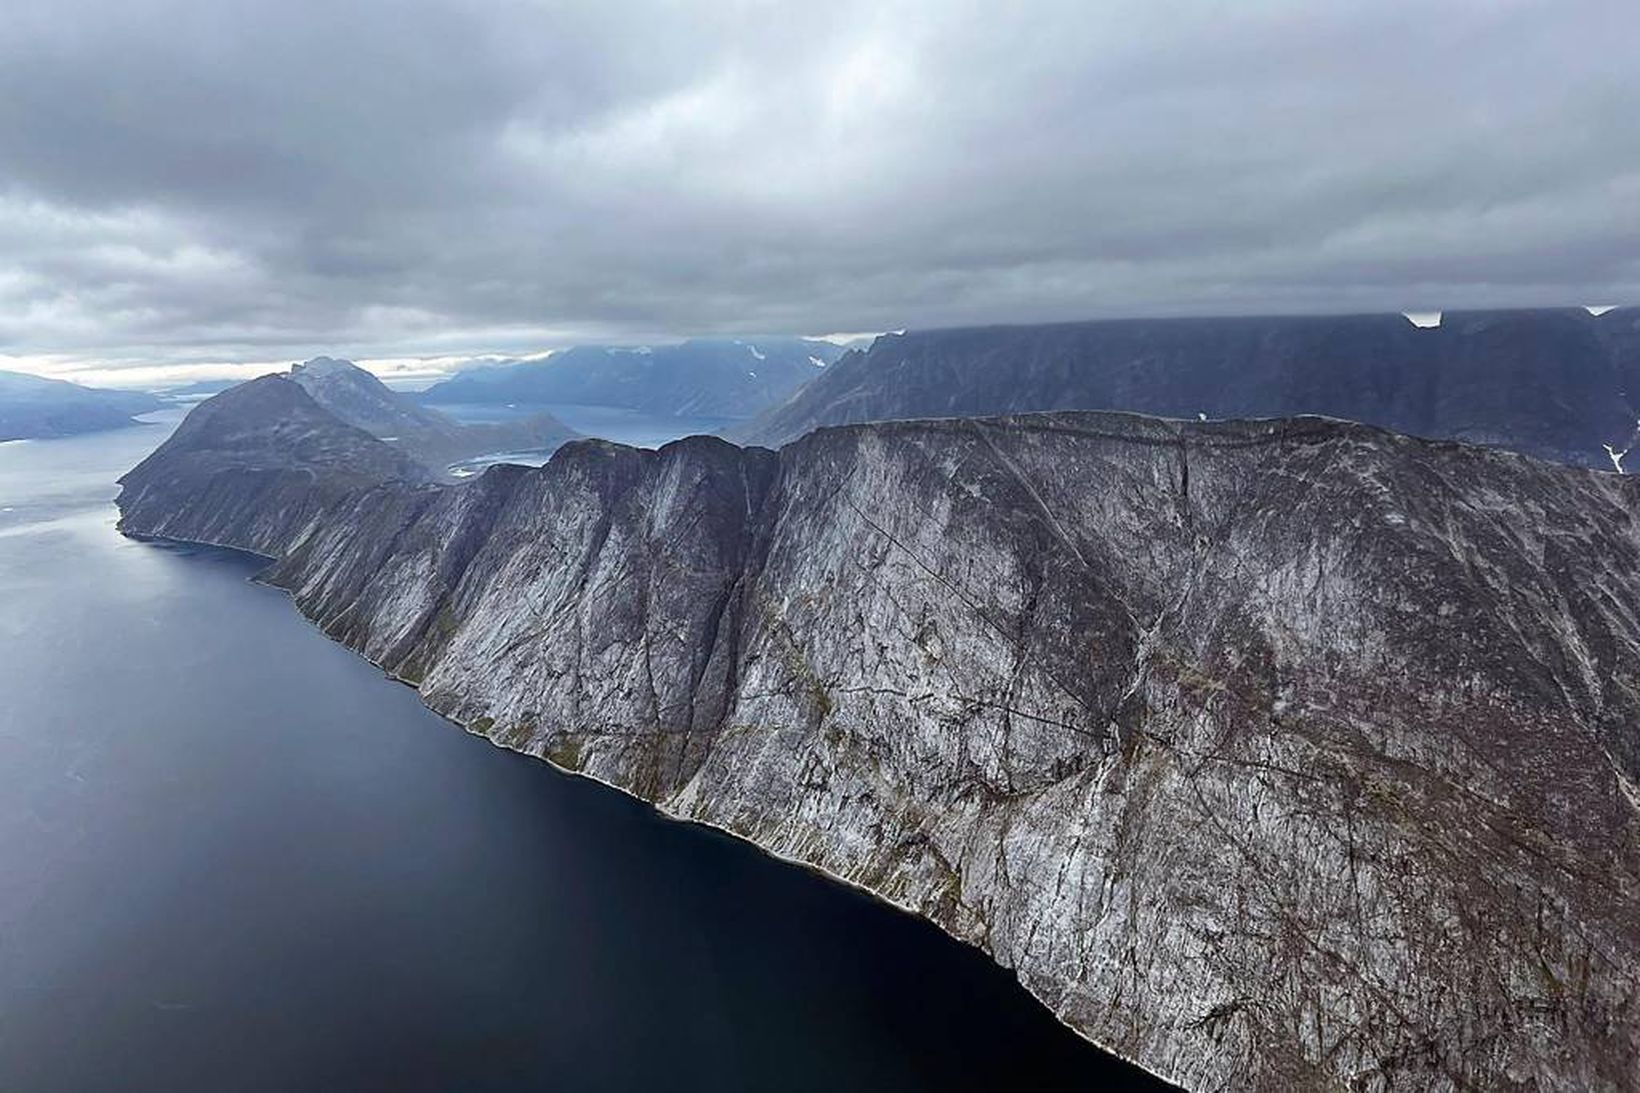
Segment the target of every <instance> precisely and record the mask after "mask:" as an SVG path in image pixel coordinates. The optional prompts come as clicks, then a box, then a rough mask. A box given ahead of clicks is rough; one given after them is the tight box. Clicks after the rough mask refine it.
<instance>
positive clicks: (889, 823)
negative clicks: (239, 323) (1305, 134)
mask: <svg viewBox="0 0 1640 1093" xmlns="http://www.w3.org/2000/svg"><path fill="white" fill-rule="evenodd" d="M230 394H231V392H230ZM264 394H265V393H264ZM280 394H281V395H285V394H288V392H280ZM223 397H224V398H226V396H223ZM205 405H207V406H208V405H210V404H209V403H207V404H205ZM198 412H199V411H196V413H198ZM320 413H321V414H322V411H320ZM211 414H212V415H214V416H215V418H217V419H218V420H217V425H216V427H213V428H212V429H208V430H207V429H202V428H192V429H190V428H189V427H187V426H185V427H184V428H183V429H180V430H179V431H178V433H177V434H176V437H175V438H173V440H172V441H170V442H168V443H167V444H166V445H164V446H162V447H161V449H160V450H159V451H158V452H156V453H155V454H154V455H153V456H151V457H150V458H149V459H148V460H146V461H145V462H144V463H143V464H142V465H140V466H139V467H137V468H136V469H135V470H133V471H132V472H130V473H129V474H128V475H127V476H126V477H125V479H124V480H123V486H124V490H123V492H122V494H121V497H120V507H121V512H122V524H121V526H122V528H123V529H124V530H125V531H127V532H128V533H132V534H142V535H162V536H170V537H174V538H184V539H199V540H204V541H210V542H217V543H224V544H228V545H235V546H240V547H243V548H246V549H251V550H256V551H259V552H261V553H264V554H267V555H269V556H270V557H272V558H274V559H275V561H274V563H273V564H272V566H271V568H270V569H269V571H268V572H267V573H266V574H265V579H267V580H269V581H271V582H272V583H275V584H277V585H279V586H281V587H284V588H286V589H288V590H289V591H290V592H291V594H292V596H293V597H294V599H295V602H296V604H297V606H298V607H299V608H300V609H301V610H302V611H303V612H304V613H305V614H307V615H308V616H309V617H310V618H312V619H313V620H314V621H315V622H317V623H318V624H319V625H320V626H321V627H322V628H323V629H324V630H325V631H326V632H328V633H330V634H331V635H332V636H334V637H337V638H338V639H340V640H342V641H344V642H346V643H347V644H349V645H350V646H352V647H353V648H354V649H357V650H358V651H360V652H361V653H363V654H364V655H365V656H367V657H369V658H371V659H372V660H373V661H375V662H377V663H379V664H381V665H383V666H384V667H385V668H386V669H387V670H388V671H389V672H391V673H393V674H395V675H396V676H398V677H399V678H402V679H405V680H407V681H409V682H412V683H414V684H415V685H417V686H418V687H419V689H420V691H421V694H422V696H423V699H424V701H426V702H427V703H428V705H430V706H431V707H433V708H434V709H436V710H438V711H440V712H441V713H444V714H446V715H448V716H450V717H452V718H454V719H456V720H458V721H460V722H462V723H464V724H466V725H467V726H468V727H469V728H471V729H473V730H474V731H479V732H482V733H484V734H485V735H487V736H489V737H491V738H492V739H494V740H496V741H498V742H500V743H502V744H505V745H507V746H509V747H512V748H515V749H517V750H519V751H523V752H526V753H529V754H532V755H537V756H542V757H544V758H547V759H550V760H551V761H553V762H555V763H557V764H559V765H561V766H563V767H566V768H569V769H572V770H576V771H580V772H582V773H585V774H588V775H590V776H592V777H596V778H598V779H601V780H603V781H605V782H608V783H610V784H613V785H616V786H619V787H621V788H624V789H626V790H628V791H630V792H632V793H635V794H638V795H640V796H643V797H645V798H647V799H648V800H650V801H653V802H654V803H655V804H656V805H657V806H659V807H660V808H661V809H663V810H665V811H666V812H668V813H670V814H672V815H676V816H679V817H684V818H688V819H692V820H698V821H700V822H704V823H710V824H713V825H716V826H718V827H721V828H724V829H726V830H729V831H731V832H734V833H736V834H739V835H741V836H743V837H745V838H747V839H749V840H751V841H753V842H755V843H757V844H759V845H761V846H763V847H765V848H767V849H769V850H771V851H773V852H776V853H779V854H781V855H785V856H787V857H790V858H794V859H797V860H799V861H803V862H807V863H809V864H812V865H814V866H816V867H818V868H821V869H824V870H826V871H828V872H830V873H832V874H834V875H836V876H839V877H841V878H844V879H846V880H848V881H851V882H853V883H856V884H859V885H862V886H864V887H866V888H869V889H870V890H872V891H874V892H876V893H878V894H879V895H881V896H883V897H884V898H885V899H889V900H892V901H893V902H895V903H897V904H899V905H901V906H903V907H906V908H909V909H912V910H914V911H916V912H918V913H920V914H922V915H925V916H926V917H928V918H930V919H932V920H933V921H935V922H937V923H938V924H939V925H940V926H942V927H943V928H945V929H946V930H948V931H950V932H951V933H953V934H954V935H956V936H958V937H960V938H962V939H964V940H967V941H969V942H971V943H972V944H974V945H977V946H979V947H980V948H982V949H984V950H985V951H986V952H988V953H989V954H990V955H991V956H992V957H993V958H995V959H996V960H997V961H998V962H1000V963H1002V964H1004V965H1006V966H1008V967H1010V968H1012V969H1014V970H1015V972H1016V973H1017V974H1018V975H1019V977H1020V979H1021V981H1022V982H1023V983H1024V984H1025V986H1026V987H1027V988H1029V989H1030V990H1031V991H1032V992H1033V993H1034V994H1035V995H1036V996H1037V997H1038V998H1039V999H1041V1000H1042V1002H1043V1003H1044V1004H1045V1005H1048V1006H1049V1007H1051V1008H1052V1009H1053V1010H1054V1012H1055V1013H1057V1014H1058V1015H1059V1016H1060V1018H1061V1019H1063V1020H1064V1021H1065V1022H1066V1023H1067V1024H1069V1025H1070V1026H1071V1027H1073V1028H1075V1029H1077V1030H1078V1031H1080V1032H1082V1033H1084V1034H1085V1035H1087V1036H1088V1037H1090V1038H1092V1039H1093V1040H1095V1041H1096V1042H1098V1043H1100V1044H1102V1045H1104V1046H1106V1047H1108V1048H1110V1049H1111V1050H1113V1051H1116V1052H1118V1053H1120V1054H1122V1055H1124V1056H1127V1057H1129V1058H1132V1059H1135V1060H1137V1061H1139V1062H1140V1063H1142V1064H1143V1065H1144V1066H1146V1067H1148V1068H1150V1069H1152V1070H1154V1071H1155V1072H1157V1073H1159V1074H1161V1075H1163V1076H1165V1077H1167V1078H1169V1079H1171V1080H1172V1081H1175V1082H1177V1083H1179V1084H1181V1085H1183V1086H1185V1087H1187V1088H1191V1089H1232V1088H1234V1089H1240V1088H1272V1089H1340V1088H1363V1089H1426V1088H1432V1089H1568V1090H1570V1089H1619V1088H1625V1087H1632V1083H1633V1080H1634V1075H1635V1074H1637V1073H1640V1009H1637V1006H1640V807H1637V804H1636V801H1637V794H1636V789H1635V787H1636V784H1637V783H1640V731H1637V725H1640V579H1637V576H1636V574H1640V485H1637V484H1636V483H1635V482H1634V480H1633V479H1631V478H1625V477H1621V476H1618V475H1613V474H1609V473H1597V472H1593V471H1586V470H1580V469H1576V468H1569V467H1560V466H1554V465H1550V464H1545V463H1540V462H1537V461H1535V460H1532V459H1529V458H1525V457H1521V456H1517V455H1513V454H1508V453H1503V452H1497V451H1490V450H1485V449H1480V448H1473V447H1467V446H1463V445H1457V444H1451V443H1432V442H1425V441H1419V440H1413V439H1410V438H1407V437H1403V436H1398V435H1395V434H1392V433H1387V432H1383V431H1380V430H1377V429H1372V428H1368V427H1365V426H1359V425H1351V424H1347V423H1343V422H1339V421H1331V420H1322V419H1314V418H1309V419H1305V418H1299V419H1287V420H1270V421H1258V422H1236V421H1212V422H1195V421H1192V422H1188V423H1185V422H1174V421H1163V420H1159V419H1152V418H1143V417H1137V416H1131V415H1121V414H1100V413H1054V414H1033V415H1023V416H1018V417H1011V418H995V419H988V420H983V421H951V420H947V421H925V422H897V423H888V424H878V425H865V426H850V427H843V428H830V429H822V430H820V431H818V432H815V433H812V434H810V435H808V436H806V437H804V438H803V439H802V440H800V441H797V442H795V443H793V444H790V445H788V446H786V447H785V448H783V449H781V450H780V451H778V452H773V451H768V450H764V449H756V448H738V447H735V446H733V445H730V444H727V443H724V442H722V441H718V440H714V439H710V438H705V437H696V438H691V439H688V440H684V441H679V442H676V443H674V444H671V445H668V446H667V447H665V448H663V449H661V450H660V451H658V452H651V451H639V450H635V449H631V448H626V447H622V446H619V445H612V444H606V443H603V442H595V441H583V442H576V443H572V444H570V445H568V446H566V447H565V448H563V449H561V450H560V451H559V453H558V454H557V455H556V456H555V457H554V458H553V460H552V461H551V462H550V463H548V464H547V465H546V466H545V467H542V468H539V469H525V468H519V467H497V468H493V469H491V470H490V471H488V472H486V473H485V474H483V475H482V476H479V477H478V478H477V479H475V480H474V481H472V482H470V483H468V484H465V485H461V486H453V487H452V486H439V485H436V484H428V483H426V482H422V481H417V480H414V478H413V476H408V477H407V476H406V474H405V473H404V471H403V468H402V467H400V466H399V463H398V462H397V461H396V460H395V458H394V453H392V451H391V449H387V450H386V454H384V453H383V452H381V451H378V450H376V449H375V448H372V447H370V444H373V443H377V442H374V441H371V440H370V438H368V437H366V436H364V434H361V433H357V431H353V432H336V431H335V430H334V429H328V428H327V427H326V425H325V423H324V420H323V418H322V417H316V416H314V414H312V413H311V412H309V410H308V406H307V405H302V404H301V402H300V400H297V399H294V398H285V399H283V400H282V401H279V403H278V404H277V405H273V404H271V403H269V402H268V400H261V399H259V400H249V399H243V398H242V399H239V400H238V401H237V402H235V401H234V400H232V399H230V400H229V402H228V404H226V405H222V404H219V405H218V406H217V408H216V410H214V411H212V412H211ZM290 414H296V415H298V416H300V417H301V420H302V421H303V422H304V423H305V424H304V425H303V430H304V437H305V439H304V443H303V444H302V445H299V446H297V447H296V448H292V449H290V451H291V452H292V453H293V454H291V455H289V456H288V458H287V459H286V460H285V461H284V462H283V463H281V464H272V463H270V462H269V461H268V460H267V459H266V458H265V453H266V452H267V451H269V450H270V448H269V445H268V444H266V443H265V441H266V439H267V435H268V431H269V430H273V429H277V428H287V429H288V428H289V426H288V424H286V425H281V424H280V422H281V421H283V420H285V418H284V417H281V415H286V416H288V415H290ZM225 422H231V423H232V424H233V428H231V429H230V428H227V427H226V425H225V424H224V423H225ZM337 424H338V427H339V428H344V429H345V427H341V426H339V423H337ZM361 437H362V438H363V439H361ZM344 456H345V458H343V457H344Z"/></svg>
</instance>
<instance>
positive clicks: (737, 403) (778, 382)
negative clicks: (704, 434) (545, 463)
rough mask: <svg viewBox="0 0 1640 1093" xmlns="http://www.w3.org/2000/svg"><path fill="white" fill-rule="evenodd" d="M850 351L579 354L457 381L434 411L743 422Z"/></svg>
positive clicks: (766, 341)
mask: <svg viewBox="0 0 1640 1093" xmlns="http://www.w3.org/2000/svg"><path fill="white" fill-rule="evenodd" d="M841 353H842V350H841V349H840V348H839V347H837V346H835V345H833V344H832V343H831V342H826V341H820V340H816V339H803V338H790V337H776V338H742V339H728V338H695V339H691V340H689V341H685V342H681V343H678V344H675V345H656V346H647V345H646V346H596V345H593V346H575V347H573V348H570V349H567V350H563V351H561V352H558V353H554V354H553V355H552V356H550V357H547V358H545V359H543V360H532V361H517V362H511V363H504V364H498V365H491V366H488V367H485V368H475V369H471V370H468V371H466V372H461V373H457V374H456V375H455V376H453V377H452V378H450V379H448V380H445V381H444V382H442V383H438V384H435V385H434V386H433V387H430V388H428V389H427V390H426V391H424V392H422V395H421V400H422V401H423V402H425V403H428V404H433V405H437V404H441V403H442V404H461V403H518V404H572V405H595V406H613V407H620V408H623V409H628V410H636V411H639V412H641V413H646V414H653V415H657V416H670V417H716V418H741V417H750V416H751V415H753V414H755V413H758V412H759V411H762V410H764V409H766V408H768V407H769V406H772V405H774V404H776V403H778V402H779V401H780V400H782V399H784V398H785V397H786V396H787V395H789V394H790V393H791V392H792V391H794V390H796V389H797V388H798V387H799V386H801V385H802V384H803V383H806V382H807V381H808V380H809V379H810V378H812V376H813V375H814V373H815V371H816V370H817V369H820V368H824V367H826V366H827V365H828V364H830V363H831V362H832V361H834V360H835V359H836V358H837V357H838V356H840V355H841Z"/></svg>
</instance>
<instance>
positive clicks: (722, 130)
mask: <svg viewBox="0 0 1640 1093" xmlns="http://www.w3.org/2000/svg"><path fill="white" fill-rule="evenodd" d="M1637 42H1640V3H1634V2H1632V0H1544V2H1535V0H1533V2H1514V0H1417V2H1400V0H1361V2H1355V0H1286V2H1270V3H1261V2H1258V0H1234V2H1224V3H1202V2H1191V0H1174V2H1169V3H1161V2H1158V0H1132V2H1128V0H1118V2H1111V0H1073V2H1066V3H1053V2H1020V0H1012V2H1008V3H998V2H993V3H971V4H969V3H960V2H957V0H916V2H903V3H897V2H893V0H866V2H859V3H854V2H851V0H829V2H827V3H814V2H812V0H811V2H805V3H793V4H784V3H752V2H746V3H729V2H724V3H708V2H704V0H703V2H699V3H678V2H674V3H641V2H625V0H596V2H593V3H573V2H569V3H548V2H538V3H526V2H522V0H518V2H513V0H501V2H492V3H466V2H461V3H458V2H441V0H363V2H360V0H349V2H346V3H343V2H340V0H277V2H261V0H233V2H226V0H180V2H178V0H144V2H142V3H133V2H131V0H20V2H18V0H11V2H8V3H7V4H6V14H5V17H4V19H0V368H7V367H10V368H22V369H25V370H32V371H42V372H56V373H65V372H70V371H78V372H79V373H80V374H81V375H82V376H85V377H89V378H92V379H102V380H106V379H107V378H108V377H109V376H110V375H111V374H112V372H113V370H115V369H140V370H141V371H127V372H125V373H124V375H125V376H126V377H127V378H130V377H136V376H148V375H152V374H154V373H153V372H152V369H153V368H154V367H155V366H167V367H169V366H175V365H179V364H188V363H190V362H203V363H205V364H218V365H219V364H221V363H223V362H240V361H249V362H271V361H280V360H293V359H297V358H300V357H305V356H309V355H312V354H314V353H317V352H321V351H324V352H332V353H336V354H344V355H349V356H353V357H358V358H370V359H379V358H407V357H427V356H438V357H460V356H463V355H468V354H481V353H503V354H506V353H521V352H527V351H531V350H540V349H544V348H548V347H552V346H556V345H563V344H568V343H573V342H576V341H592V340H620V341H630V340H646V339H651V340H652V339H661V338H665V337H674V336H686V335H692V334H703V333H728V334H740V333H753V332H791V333H826V332H834V331H872V330H883V329H891V328H898V327H907V326H909V327H927V326H945V325H954V324H966V323H974V322H993V321H1027V320H1040V319H1056V318H1078V317H1095V316H1106V315H1152V314H1179V313H1225V312H1248V311H1251V312H1296V311H1348V310H1365V309H1372V310H1405V309H1425V308H1441V307H1447V308H1451V307H1457V306H1482V305H1494V304H1496V305H1516V304H1534V303H1543V304H1576V303H1590V304H1605V303H1615V302H1637V301H1640V136H1637V133H1636V128H1635V127H1636V123H1637V119H1640V64H1637V61H1636V52H1635V51H1636V43H1637ZM216 370H217V371H220V369H216ZM209 371H212V369H209V368H205V369H201V374H204V373H205V372H209Z"/></svg>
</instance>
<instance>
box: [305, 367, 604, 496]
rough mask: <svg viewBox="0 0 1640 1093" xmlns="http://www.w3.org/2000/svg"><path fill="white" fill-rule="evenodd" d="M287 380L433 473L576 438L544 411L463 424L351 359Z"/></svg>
mask: <svg viewBox="0 0 1640 1093" xmlns="http://www.w3.org/2000/svg"><path fill="white" fill-rule="evenodd" d="M290 378H291V379H292V380H294V381H295V382H296V384H297V385H298V386H300V387H301V388H302V389H303V390H304V391H306V392H307V393H308V395H309V396H311V397H312V399H313V401H314V402H316V403H318V404H319V405H320V406H321V407H323V408H324V409H326V410H328V411H330V412H331V413H332V414H334V415H335V416H336V417H338V418H340V419H341V420H342V421H344V422H346V423H347V424H349V425H351V426H353V427H354V428H357V429H362V430H364V431H365V432H367V433H369V434H370V435H371V436H373V437H376V438H377V439H379V440H384V441H386V442H387V443H389V444H391V445H393V446H394V447H395V448H397V449H399V450H400V451H402V452H404V453H405V454H406V455H408V456H410V457H411V458H412V459H414V460H415V461H416V462H417V463H419V464H421V465H422V466H424V467H427V468H429V469H430V470H432V471H434V472H435V473H437V472H440V471H442V470H443V469H444V468H445V467H447V466H448V465H450V464H452V463H456V462H460V461H461V460H465V459H472V458H475V457H478V456H483V455H491V454H494V453H497V452H522V451H534V452H550V451H552V450H553V449H554V448H556V447H558V446H559V445H560V444H562V443H564V441H566V440H570V439H572V438H574V437H576V436H578V435H579V434H577V433H576V432H575V431H574V430H573V429H571V428H570V427H569V426H567V425H565V424H564V423H563V422H561V421H559V420H558V419H557V418H555V417H553V416H552V415H551V414H548V413H540V414H533V415H531V416H529V417H525V418H519V419H517V420H513V421H504V422H495V423H489V424H475V425H466V424H462V423H460V422H457V421H455V420H453V419H452V418H450V417H448V416H447V415H445V414H441V413H439V412H438V411H437V410H433V409H429V408H428V407H425V406H421V405H418V404H417V403H416V402H415V401H414V400H413V399H411V398H410V397H409V396H407V395H402V394H400V393H399V392H397V391H394V390H392V389H391V388H389V387H388V386H387V385H386V384H384V383H383V382H382V381H381V380H379V379H377V378H376V377H375V376H374V375H372V374H371V373H369V372H367V371H365V370H364V369H363V368H360V367H359V366H358V365H356V364H354V363H353V362H352V361H344V360H337V359H336V358H334V357H315V358H314V359H312V360H310V361H307V362H305V363H303V364H298V365H294V366H292V368H291V370H290Z"/></svg>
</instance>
